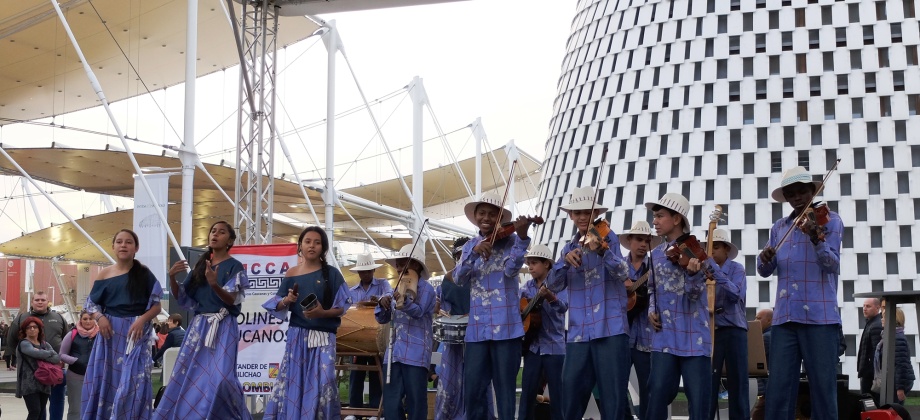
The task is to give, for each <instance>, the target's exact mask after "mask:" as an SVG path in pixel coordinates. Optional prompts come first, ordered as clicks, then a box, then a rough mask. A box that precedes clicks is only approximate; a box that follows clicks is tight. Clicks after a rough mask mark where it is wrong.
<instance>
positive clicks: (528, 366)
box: [518, 245, 569, 420]
mask: <svg viewBox="0 0 920 420" xmlns="http://www.w3.org/2000/svg"><path fill="white" fill-rule="evenodd" d="M524 263H525V264H527V270H528V271H529V272H530V275H531V276H533V278H532V279H530V280H528V281H527V283H525V284H524V288H523V289H522V290H521V297H522V298H524V299H526V300H527V301H529V303H534V306H532V308H533V309H532V312H536V313H537V314H535V315H530V316H531V317H532V318H533V319H531V321H530V323H529V324H530V328H531V329H534V328H536V331H535V333H533V334H531V331H530V330H528V331H527V336H528V337H529V336H531V335H532V336H533V339H532V340H531V341H530V342H527V340H526V339H525V343H524V350H523V351H524V373H523V375H522V376H521V403H520V406H519V407H518V420H533V418H534V404H536V402H537V394H540V393H541V388H542V387H541V386H540V384H541V382H542V381H541V378H543V377H545V378H546V383H547V385H548V386H549V397H550V401H551V402H552V401H556V403H555V404H552V403H550V406H551V410H552V418H553V420H562V419H564V417H563V416H562V363H563V362H564V361H565V324H564V322H565V312H566V311H568V310H569V307H568V305H567V303H566V301H567V300H568V292H566V291H565V290H563V291H562V292H559V294H555V293H553V292H551V291H550V290H549V289H547V288H546V287H544V285H545V281H546V277H547V275H548V274H549V271H550V268H552V266H553V253H552V251H550V250H549V247H547V246H546V245H534V246H533V248H531V250H530V252H528V253H527V255H525V256H524ZM522 302H523V301H522ZM522 315H523V314H522ZM536 316H539V319H540V322H539V325H537V324H538V323H537V322H536V321H535V320H536V318H535V317H536Z"/></svg>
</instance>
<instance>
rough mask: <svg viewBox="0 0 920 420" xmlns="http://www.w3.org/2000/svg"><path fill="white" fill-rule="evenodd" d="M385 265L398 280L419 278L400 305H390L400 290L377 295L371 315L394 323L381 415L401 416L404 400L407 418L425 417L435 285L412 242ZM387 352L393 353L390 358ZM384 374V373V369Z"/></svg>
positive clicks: (391, 417) (412, 419) (422, 255)
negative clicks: (432, 284)
mask: <svg viewBox="0 0 920 420" xmlns="http://www.w3.org/2000/svg"><path fill="white" fill-rule="evenodd" d="M386 261H387V264H389V265H391V266H392V267H393V268H395V269H396V271H397V272H399V273H401V275H402V279H400V280H401V281H405V280H406V277H407V276H410V277H413V278H414V277H418V286H417V287H416V293H415V295H414V296H413V295H412V294H409V293H406V295H405V296H403V299H404V300H403V304H402V306H401V307H396V308H395V309H394V306H393V305H392V300H396V301H399V300H400V294H399V290H398V289H397V290H394V291H393V292H392V293H391V294H387V295H384V296H383V297H381V298H380V300H379V302H378V305H377V308H376V309H375V310H374V317H375V318H376V319H377V322H378V323H381V324H386V323H388V322H390V321H392V322H393V335H394V336H395V337H394V338H395V340H394V342H393V345H392V346H391V347H390V348H389V349H387V354H385V355H384V360H388V361H389V360H392V364H388V365H386V367H385V368H384V369H385V370H388V371H389V375H390V376H389V382H388V383H387V386H385V387H384V389H383V416H384V417H385V418H388V419H395V418H400V416H399V414H401V412H402V407H401V406H402V403H403V399H405V412H406V414H408V418H409V419H410V420H424V419H426V418H428V396H427V394H426V389H427V388H428V365H429V364H431V351H432V341H433V340H432V337H431V335H432V330H431V324H432V314H433V313H434V304H435V296H434V288H433V287H432V286H431V283H428V277H429V271H428V267H426V266H425V256H424V254H423V253H422V252H421V249H415V250H413V244H408V245H405V246H403V247H402V248H401V249H400V250H399V252H397V253H395V254H393V257H392V258H388V259H387V260H386ZM390 352H392V353H393V356H392V358H391V357H390V354H389V353H390ZM385 374H386V372H385Z"/></svg>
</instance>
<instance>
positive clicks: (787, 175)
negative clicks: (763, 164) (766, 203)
mask: <svg viewBox="0 0 920 420" xmlns="http://www.w3.org/2000/svg"><path fill="white" fill-rule="evenodd" d="M797 182H800V183H802V184H812V185H814V186H815V190H816V191H817V189H818V188H821V184H822V182H821V181H813V180H812V177H811V174H810V173H808V170H807V169H805V168H804V167H802V166H796V167H794V168H791V169H787V170H786V172H783V180H782V181H780V183H779V188H777V189H775V190H773V193H772V194H770V196H771V197H773V199H774V200H776V201H778V202H780V203H784V202H786V196H785V195H783V187H786V186H789V185H792V184H795V183H797Z"/></svg>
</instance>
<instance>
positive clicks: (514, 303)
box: [454, 233, 530, 343]
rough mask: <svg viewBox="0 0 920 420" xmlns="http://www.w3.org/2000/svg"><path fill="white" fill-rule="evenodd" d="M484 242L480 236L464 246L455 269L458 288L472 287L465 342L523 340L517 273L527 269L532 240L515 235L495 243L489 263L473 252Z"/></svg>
mask: <svg viewBox="0 0 920 420" xmlns="http://www.w3.org/2000/svg"><path fill="white" fill-rule="evenodd" d="M483 239H485V238H483V237H482V236H477V237H475V238H473V239H471V240H469V241H468V242H467V243H466V244H465V245H463V254H462V255H461V256H460V263H458V264H457V267H456V268H454V279H455V280H456V281H457V284H458V285H460V286H466V285H470V323H469V325H467V327H466V342H468V343H475V342H480V341H488V340H510V339H512V338H519V337H523V336H524V325H523V324H522V323H521V305H520V301H521V298H520V289H519V286H518V285H519V284H520V280H519V279H518V273H519V272H520V270H521V267H522V266H523V265H524V254H526V253H527V248H528V247H529V246H530V238H529V237H528V238H527V239H521V238H519V237H518V235H517V233H512V234H511V235H510V236H508V237H507V238H505V239H501V240H498V241H496V242H497V243H496V244H494V245H493V246H492V255H490V256H489V259H487V260H486V259H483V258H482V257H481V256H480V255H479V254H478V253H476V252H473V247H475V246H476V245H479V243H480V242H482V240H483Z"/></svg>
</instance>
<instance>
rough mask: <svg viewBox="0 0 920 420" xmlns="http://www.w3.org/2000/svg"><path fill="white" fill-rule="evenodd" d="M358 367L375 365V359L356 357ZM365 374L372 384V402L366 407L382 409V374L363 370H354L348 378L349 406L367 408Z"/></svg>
mask: <svg viewBox="0 0 920 420" xmlns="http://www.w3.org/2000/svg"><path fill="white" fill-rule="evenodd" d="M355 364H356V365H373V364H374V358H373V357H366V356H357V357H355ZM365 373H366V374H367V375H366V376H367V377H368V381H369V382H370V395H369V397H370V402H369V403H368V404H367V405H366V406H367V407H372V408H377V407H380V395H381V393H382V391H381V389H380V373H378V372H365V371H363V370H353V371H351V375H349V377H348V406H349V407H356V408H361V407H365V405H364V377H365Z"/></svg>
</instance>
